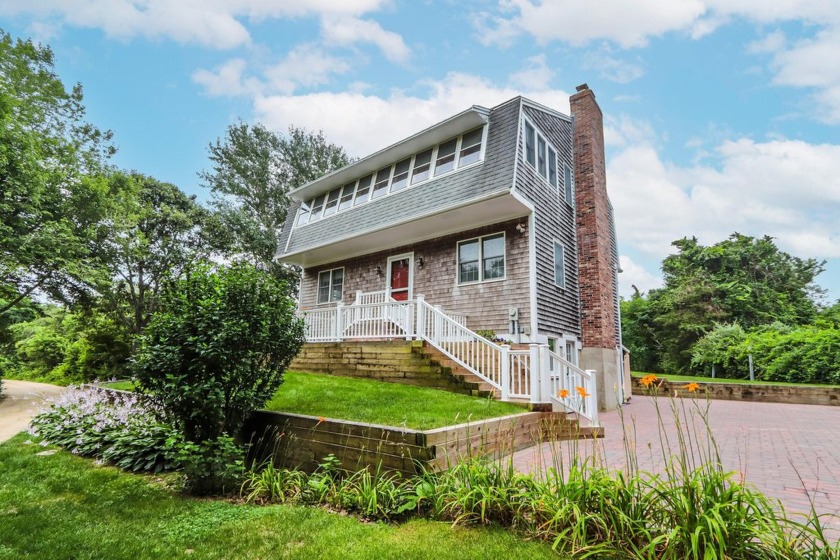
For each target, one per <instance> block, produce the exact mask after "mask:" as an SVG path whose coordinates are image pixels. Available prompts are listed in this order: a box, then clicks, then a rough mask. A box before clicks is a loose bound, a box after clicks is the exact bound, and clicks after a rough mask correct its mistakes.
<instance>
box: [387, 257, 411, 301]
mask: <svg viewBox="0 0 840 560" xmlns="http://www.w3.org/2000/svg"><path fill="white" fill-rule="evenodd" d="M410 267H411V261H410V260H409V258H408V257H406V258H404V259H398V260H393V261H391V278H390V282H391V285H390V288H391V289H390V292H391V297H392V298H394V299H395V300H397V301H406V300H407V299H408V292H409V281H410V279H411V278H410V277H411V270H410Z"/></svg>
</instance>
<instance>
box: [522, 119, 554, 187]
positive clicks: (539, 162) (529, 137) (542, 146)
mask: <svg viewBox="0 0 840 560" xmlns="http://www.w3.org/2000/svg"><path fill="white" fill-rule="evenodd" d="M524 122H525V161H527V162H528V163H529V164H531V167H533V168H534V171H536V172H537V173H538V174H539V175H540V177H542V178H543V179H545V180H546V181H548V184H549V185H551V186H552V187H554V188H556V189H558V190H559V191H560V192H562V186H561V185H560V183H559V181H560V179H561V178H560V177H558V174H557V169H558V165H559V163H558V157H557V150H555V149H554V147H553V146H552V145H551V144H550V143H549V142H548V140H546V138H545V137H544V136H543V135H542V134H540V133H539V132H538V131H537V130H536V128H534V125H532V124H531V123H530V121H528V120H525V121H524Z"/></svg>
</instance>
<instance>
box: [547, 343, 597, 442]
mask: <svg viewBox="0 0 840 560" xmlns="http://www.w3.org/2000/svg"><path fill="white" fill-rule="evenodd" d="M545 352H546V353H547V356H548V362H549V363H548V368H547V370H548V376H547V377H548V380H547V388H548V394H549V397H550V398H551V400H552V401H553V402H556V403H558V404H560V405H561V406H562V407H564V408H565V409H566V410H568V411H569V412H576V413H577V414H578V415H579V416H582V417H584V418H586V419H587V420H589V422H590V424H591V425H592V426H598V425H599V424H598V397H597V395H598V386H597V384H596V381H595V372H594V371H588V370H582V369H580V368H579V367H577V366H576V365H575V364H573V363H571V362H570V361H568V360H566V358H564V357H563V356H561V355H560V354H557V353H556V352H552V351H551V350H549V349H548V347H546V348H545ZM545 377H546V376H544V377H543V379H545Z"/></svg>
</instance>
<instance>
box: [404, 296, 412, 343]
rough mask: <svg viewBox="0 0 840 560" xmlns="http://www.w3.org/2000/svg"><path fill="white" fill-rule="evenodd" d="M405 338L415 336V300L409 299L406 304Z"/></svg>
mask: <svg viewBox="0 0 840 560" xmlns="http://www.w3.org/2000/svg"><path fill="white" fill-rule="evenodd" d="M405 315H406V317H405V339H406V340H411V339H412V338H414V302H413V301H408V305H406V306H405Z"/></svg>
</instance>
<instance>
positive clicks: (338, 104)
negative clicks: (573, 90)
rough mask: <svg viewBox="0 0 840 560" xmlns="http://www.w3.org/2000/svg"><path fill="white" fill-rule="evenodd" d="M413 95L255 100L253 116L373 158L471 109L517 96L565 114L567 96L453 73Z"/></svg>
mask: <svg viewBox="0 0 840 560" xmlns="http://www.w3.org/2000/svg"><path fill="white" fill-rule="evenodd" d="M414 89H416V90H422V93H417V94H407V93H405V92H404V91H402V90H393V91H391V92H390V93H389V94H387V95H385V96H379V95H374V94H368V93H365V92H364V91H362V90H357V91H345V92H337V93H332V92H318V93H311V94H304V95H271V96H259V97H257V98H256V100H255V104H254V112H255V118H256V120H258V121H260V122H262V123H263V124H265V125H266V126H269V127H270V128H274V129H276V130H286V128H287V127H288V126H289V125H290V124H294V125H295V126H302V127H306V128H308V129H312V130H323V131H324V134H325V135H326V136H327V138H329V140H330V141H331V142H335V143H337V144H339V145H341V146H344V147H345V149H346V150H347V151H348V152H349V153H350V154H351V155H353V156H365V155H368V154H370V153H373V152H375V151H376V150H379V149H381V148H383V147H385V146H388V145H390V144H392V143H394V142H397V141H399V140H400V139H402V138H405V137H406V136H408V135H410V134H413V133H415V132H418V131H420V130H423V129H424V128H426V127H428V126H430V125H432V124H435V123H436V122H438V121H440V120H442V119H444V118H446V117H449V116H452V115H453V114H455V113H458V112H460V111H463V110H464V109H467V108H468V107H470V106H472V105H484V106H486V107H492V106H494V105H497V104H498V103H501V102H502V101H506V100H508V99H510V98H512V97H515V96H517V95H520V94H522V95H525V96H527V97H529V98H531V99H533V100H534V101H538V102H539V103H542V104H544V105H547V106H549V107H552V108H554V109H556V110H558V111H561V112H563V113H567V114H568V112H569V94H568V93H567V92H565V91H562V90H555V89H549V88H538V89H533V90H525V91H523V90H521V89H519V88H513V87H498V86H495V85H494V84H492V83H491V82H489V81H488V80H485V79H483V78H481V77H478V76H473V75H468V74H459V73H451V74H448V75H447V76H446V77H444V78H443V79H442V80H435V81H428V82H422V83H421V84H418V87H417V88H414Z"/></svg>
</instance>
